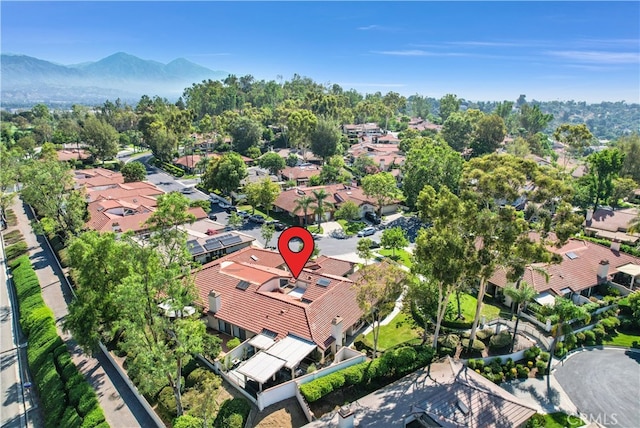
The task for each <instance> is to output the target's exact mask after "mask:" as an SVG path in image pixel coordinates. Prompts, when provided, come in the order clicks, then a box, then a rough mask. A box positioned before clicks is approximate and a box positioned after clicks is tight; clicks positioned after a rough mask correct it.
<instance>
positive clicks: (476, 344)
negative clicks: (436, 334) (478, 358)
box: [461, 339, 485, 352]
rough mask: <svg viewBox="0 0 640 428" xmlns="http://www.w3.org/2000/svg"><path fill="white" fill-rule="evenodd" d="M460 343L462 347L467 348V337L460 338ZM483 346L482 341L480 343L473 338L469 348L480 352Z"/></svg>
mask: <svg viewBox="0 0 640 428" xmlns="http://www.w3.org/2000/svg"><path fill="white" fill-rule="evenodd" d="M461 344H462V347H463V348H464V349H467V348H469V339H462V342H461ZM484 348H485V346H484V343H482V341H481V340H478V339H475V340H474V341H473V343H472V344H471V350H472V351H475V352H482V351H484Z"/></svg>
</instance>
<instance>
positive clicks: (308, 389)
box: [300, 381, 322, 403]
mask: <svg viewBox="0 0 640 428" xmlns="http://www.w3.org/2000/svg"><path fill="white" fill-rule="evenodd" d="M300 393H301V394H302V396H303V397H304V399H305V400H307V403H313V402H314V401H318V400H319V399H320V398H322V392H321V391H320V387H319V386H318V383H316V382H315V381H311V382H308V383H305V384H303V385H300Z"/></svg>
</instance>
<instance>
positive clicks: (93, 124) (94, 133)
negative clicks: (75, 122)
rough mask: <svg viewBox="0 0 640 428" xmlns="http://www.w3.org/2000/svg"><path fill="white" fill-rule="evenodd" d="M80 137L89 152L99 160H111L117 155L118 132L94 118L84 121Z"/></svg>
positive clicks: (89, 117) (90, 117)
mask: <svg viewBox="0 0 640 428" xmlns="http://www.w3.org/2000/svg"><path fill="white" fill-rule="evenodd" d="M81 137H82V139H83V140H84V142H85V143H86V144H87V145H88V146H89V151H90V152H91V154H92V155H93V157H95V158H96V159H99V160H102V161H104V160H106V159H112V158H114V157H115V156H116V154H118V140H119V137H118V131H116V130H115V128H114V127H113V126H111V125H109V124H108V123H106V122H104V121H102V120H100V119H98V118H97V117H95V116H88V117H87V118H86V120H85V121H84V124H83V126H82V131H81Z"/></svg>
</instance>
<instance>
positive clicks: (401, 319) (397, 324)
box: [365, 312, 420, 350]
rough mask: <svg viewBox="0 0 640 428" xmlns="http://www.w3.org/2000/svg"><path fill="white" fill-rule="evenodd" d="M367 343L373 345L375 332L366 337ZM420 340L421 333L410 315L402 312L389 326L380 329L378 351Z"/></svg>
mask: <svg viewBox="0 0 640 428" xmlns="http://www.w3.org/2000/svg"><path fill="white" fill-rule="evenodd" d="M365 338H366V340H367V342H369V343H370V344H372V345H373V332H371V333H369V334H367V335H366V336H365ZM418 338H420V332H419V330H418V328H416V327H415V324H414V323H413V320H412V319H411V316H410V315H406V314H405V313H404V312H400V313H399V314H398V315H396V316H395V318H394V319H393V320H391V322H390V323H389V324H387V325H383V326H381V327H380V335H379V336H378V350H384V349H388V348H391V347H393V346H396V345H398V344H400V343H404V342H406V341H408V340H411V339H418Z"/></svg>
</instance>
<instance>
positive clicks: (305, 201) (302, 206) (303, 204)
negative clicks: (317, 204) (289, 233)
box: [293, 195, 314, 228]
mask: <svg viewBox="0 0 640 428" xmlns="http://www.w3.org/2000/svg"><path fill="white" fill-rule="evenodd" d="M313 202H314V199H313V198H312V197H311V196H306V195H305V196H302V197H300V198H298V199H296V207H295V209H294V210H293V212H294V214H295V213H297V212H298V211H300V210H302V211H303V212H304V227H305V228H306V227H307V211H309V206H310V205H311V204H312V203H313Z"/></svg>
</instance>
